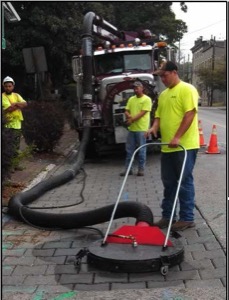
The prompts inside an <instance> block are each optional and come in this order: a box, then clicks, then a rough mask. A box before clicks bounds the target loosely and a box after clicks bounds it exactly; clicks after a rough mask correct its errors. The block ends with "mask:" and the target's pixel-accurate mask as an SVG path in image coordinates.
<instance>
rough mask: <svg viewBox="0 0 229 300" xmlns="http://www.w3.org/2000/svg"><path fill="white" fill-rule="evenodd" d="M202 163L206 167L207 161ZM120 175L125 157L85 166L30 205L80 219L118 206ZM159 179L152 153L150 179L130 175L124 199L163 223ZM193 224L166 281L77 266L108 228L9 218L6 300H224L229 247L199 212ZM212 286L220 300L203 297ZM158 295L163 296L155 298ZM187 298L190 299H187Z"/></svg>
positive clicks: (151, 275)
mask: <svg viewBox="0 0 229 300" xmlns="http://www.w3.org/2000/svg"><path fill="white" fill-rule="evenodd" d="M71 159H72V157H71V156H70V157H69V159H68V160H67V161H65V163H64V164H61V165H59V166H58V167H56V168H54V169H53V170H52V171H51V172H50V173H49V176H55V175H57V174H61V173H62V172H63V171H64V170H66V169H68V168H70V166H71ZM198 159H199V163H201V159H202V158H201V155H199V157H198ZM122 169H123V157H117V156H116V157H115V156H113V157H112V158H111V157H107V158H103V159H97V160H94V161H93V160H87V161H86V162H85V164H84V169H83V170H82V171H81V172H80V174H79V175H78V176H76V177H75V178H74V179H73V180H71V181H70V182H68V183H67V184H65V185H63V186H61V187H58V188H56V189H54V190H51V191H49V192H47V193H46V194H45V195H43V196H42V197H40V199H38V200H36V201H35V202H34V203H32V204H31V206H34V207H35V206H43V207H45V206H55V207H56V206H63V205H65V206H66V208H56V209H52V210H50V209H48V210H47V209H45V210H42V211H43V212H58V213H64V212H76V213H80V212H83V211H88V210H93V209H95V208H99V207H103V206H106V205H109V204H112V203H115V201H116V199H117V196H118V193H119V191H120V187H121V184H122V181H123V178H122V177H120V176H119V175H118V174H119V173H120V171H122ZM159 174H160V163H159V154H153V155H149V156H148V163H147V168H146V174H145V176H144V177H137V176H135V175H134V176H129V178H128V181H127V183H126V186H125V188H124V192H123V195H122V198H121V201H128V200H131V201H139V202H141V203H144V204H146V205H148V206H149V207H150V208H151V210H152V212H153V214H154V216H155V219H156V220H157V219H159V218H160V215H161V209H160V200H161V198H162V194H163V189H162V184H161V180H160V175H159ZM82 194H83V196H82ZM74 204H75V205H74ZM195 220H196V227H195V228H192V229H188V230H186V231H184V232H182V233H181V237H180V240H181V241H182V243H183V245H184V249H185V258H184V261H183V262H182V263H181V264H179V265H176V266H174V267H172V268H170V270H169V272H168V274H167V275H166V276H165V277H163V276H162V275H161V274H160V272H152V273H130V274H128V273H110V272H106V271H102V270H98V269H95V268H93V267H91V266H89V265H88V264H87V260H86V257H84V258H83V259H82V263H81V268H76V267H75V266H74V261H75V255H76V253H77V252H78V251H79V250H80V249H82V248H83V247H88V246H89V245H90V244H91V243H93V241H95V240H97V239H100V238H101V236H100V231H102V232H103V233H105V231H106V229H107V226H108V223H107V222H106V223H102V224H96V225H94V226H93V228H80V229H73V230H50V229H47V230H46V229H45V228H44V229H43V230H42V229H39V228H35V227H32V226H31V225H30V224H26V223H22V222H19V221H16V220H14V219H13V218H12V217H11V216H8V215H6V216H4V217H3V244H2V247H3V252H2V263H3V267H2V271H3V276H2V284H3V287H2V291H3V299H14V298H13V297H16V298H15V299H20V297H22V298H21V299H33V300H38V299H41V300H42V299H65V298H71V299H121V297H122V299H226V296H225V285H226V271H225V264H226V257H225V249H224V247H223V246H222V245H221V244H220V243H219V241H218V239H217V238H216V236H215V235H214V232H212V230H211V228H210V227H209V225H208V224H207V222H206V220H205V219H204V218H203V216H202V214H201V213H200V212H199V210H198V209H196V211H195ZM134 222H135V219H133V218H123V219H118V220H115V221H114V222H113V224H112V230H111V231H113V230H114V229H116V228H118V227H120V226H122V225H124V224H134ZM94 229H95V230H94ZM161 288H163V290H162V291H161ZM212 288H213V290H214V296H213V297H215V298H204V296H203V294H202V297H201V298H200V296H199V292H198V289H200V290H206V291H207V290H208V289H210V290H211V289H212ZM133 289H135V290H136V292H135V293H134V294H132V297H131V298H128V295H129V294H128V293H127V294H122V293H119V291H130V294H131V291H132V290H133ZM144 290H147V291H149V292H150V291H151V297H150V298H147V295H148V294H147V295H146V294H145V295H144V292H143V291H144ZM158 290H160V293H161V294H160V295H163V296H161V298H154V297H153V295H154V294H155V295H156V291H158ZM175 290H176V291H177V292H174V291H175ZM189 290H192V291H193V290H194V291H195V293H196V295H197V296H196V297H199V298H194V297H191V298H189V296H188V295H189V294H188V291H189ZM84 291H87V292H88V293H89V294H85V293H84ZM108 291H110V294H107V292H108ZM114 291H117V292H116V293H113V292H114ZM141 291H142V292H141ZM154 291H155V293H154ZM90 292H91V293H90ZM186 292H187V297H184V296H181V295H184V294H185V293H186ZM123 293H124V292H123ZM210 293H211V292H209V294H210ZM209 294H208V295H209ZM86 295H87V296H86ZM92 295H94V296H92ZM96 295H97V296H96ZM102 295H104V296H102ZM109 295H110V296H109ZM143 295H144V296H143ZM100 296H101V298H100ZM27 297H28V298H27ZM143 297H144V298H143ZM176 297H178V298H176ZM179 297H180V298H179ZM182 297H183V298H182ZM224 297H225V298H224Z"/></svg>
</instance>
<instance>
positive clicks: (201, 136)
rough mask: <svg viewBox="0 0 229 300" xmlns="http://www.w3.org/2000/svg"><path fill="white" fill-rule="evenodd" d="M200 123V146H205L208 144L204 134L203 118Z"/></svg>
mask: <svg viewBox="0 0 229 300" xmlns="http://www.w3.org/2000/svg"><path fill="white" fill-rule="evenodd" d="M198 124H199V136H200V147H205V146H206V144H205V142H204V134H203V129H202V123H201V120H199V121H198Z"/></svg>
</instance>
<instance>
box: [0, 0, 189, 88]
mask: <svg viewBox="0 0 229 300" xmlns="http://www.w3.org/2000/svg"><path fill="white" fill-rule="evenodd" d="M13 5H14V7H15V9H16V11H17V12H18V14H19V15H20V17H21V21H20V22H17V23H7V22H5V38H6V41H7V45H6V50H4V52H3V55H2V64H3V65H4V69H5V70H7V68H9V66H11V67H12V66H21V67H22V69H23V67H24V60H23V55H22V49H23V48H30V47H40V46H43V47H44V48H45V53H46V58H47V63H48V70H49V72H50V74H51V77H52V80H53V84H54V86H60V84H63V82H64V81H66V82H69V81H72V70H71V57H72V55H73V54H74V53H75V52H76V51H77V52H78V50H79V49H80V48H81V41H80V38H81V34H82V28H83V16H84V14H85V13H86V12H88V11H93V12H95V13H96V14H97V15H99V16H101V17H103V18H105V20H107V21H108V22H109V23H111V24H113V25H114V26H116V27H118V28H119V29H120V30H131V31H132V30H134V31H136V30H138V29H150V30H151V31H152V32H153V33H154V34H156V35H158V34H163V35H166V36H167V37H168V41H169V42H170V43H174V42H176V41H178V40H179V39H181V38H182V36H183V34H184V33H185V32H187V27H186V25H185V23H184V22H183V21H181V20H175V15H174V13H173V12H172V11H171V5H172V2H158V1H155V2H153V1H151V2H147V1H145V2H144V1H143V2H141V1H136V2H135V1H134V2H133V1H132V2H125V1H123V2H122V1H118V2H107V1H98V2H96V1H92V2H90V1H58V2H57V1H49V2H46V1H14V4H13ZM181 9H182V10H184V11H185V9H187V7H186V6H185V4H184V2H181ZM127 12H128V13H127Z"/></svg>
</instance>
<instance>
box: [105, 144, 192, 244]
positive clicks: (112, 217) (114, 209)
mask: <svg viewBox="0 0 229 300" xmlns="http://www.w3.org/2000/svg"><path fill="white" fill-rule="evenodd" d="M150 145H159V146H168V145H169V143H159V142H152V143H147V144H144V145H141V146H140V147H138V148H137V149H136V150H135V151H134V153H133V155H132V157H131V160H130V163H129V166H128V168H127V170H126V174H125V177H124V180H123V183H122V186H121V189H120V191H119V194H118V198H117V200H116V203H115V206H114V208H113V211H112V214H111V219H110V222H109V224H108V228H107V231H106V234H105V236H104V239H103V241H102V245H105V243H106V240H107V237H108V234H109V231H110V228H111V225H112V222H113V220H114V215H115V212H116V209H117V206H118V203H119V201H120V199H121V196H122V192H123V189H124V186H125V184H126V180H127V177H128V174H129V171H130V168H131V166H132V164H133V161H134V158H135V155H136V153H137V152H138V151H139V150H140V149H141V148H143V147H147V146H150ZM178 147H180V148H182V149H183V150H184V160H183V164H182V168H181V173H180V178H179V181H178V185H177V190H176V195H175V199H174V204H173V208H172V213H171V217H170V221H169V226H168V231H167V234H166V238H165V242H164V245H163V248H166V246H167V243H168V239H169V234H170V229H171V225H172V220H173V215H174V212H175V208H176V202H177V199H178V194H179V190H180V185H181V180H182V177H183V173H184V168H185V163H186V159H187V151H186V149H185V148H184V147H183V146H182V145H179V144H178Z"/></svg>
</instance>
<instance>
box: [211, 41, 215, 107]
mask: <svg viewBox="0 0 229 300" xmlns="http://www.w3.org/2000/svg"><path fill="white" fill-rule="evenodd" d="M214 68H215V36H214V38H213V44H212V70H211V71H212V73H211V99H210V106H212V104H213V94H214V86H213V85H214V84H213V81H214V79H213V73H214Z"/></svg>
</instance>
